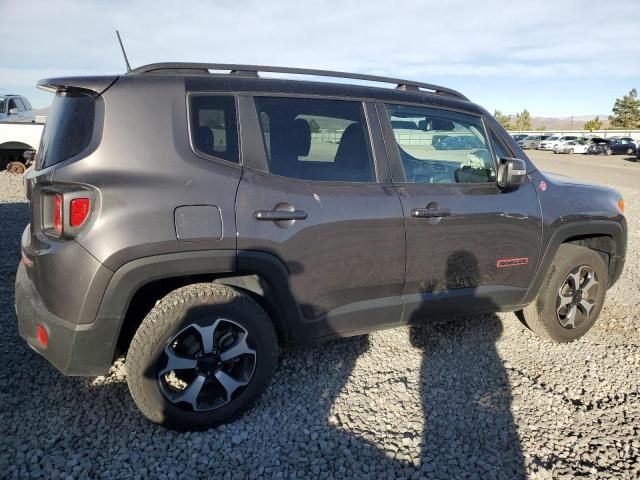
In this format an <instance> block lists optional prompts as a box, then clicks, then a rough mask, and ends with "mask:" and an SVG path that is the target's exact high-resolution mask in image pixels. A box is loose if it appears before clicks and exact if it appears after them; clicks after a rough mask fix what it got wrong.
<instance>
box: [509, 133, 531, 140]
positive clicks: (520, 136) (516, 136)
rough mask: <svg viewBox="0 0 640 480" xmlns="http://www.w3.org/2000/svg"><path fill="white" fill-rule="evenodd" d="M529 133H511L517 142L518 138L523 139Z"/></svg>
mask: <svg viewBox="0 0 640 480" xmlns="http://www.w3.org/2000/svg"><path fill="white" fill-rule="evenodd" d="M528 136H529V135H528V134H526V133H516V134H515V135H512V137H513V139H514V140H515V141H516V142H519V141H520V140H523V139H525V138H527V137H528Z"/></svg>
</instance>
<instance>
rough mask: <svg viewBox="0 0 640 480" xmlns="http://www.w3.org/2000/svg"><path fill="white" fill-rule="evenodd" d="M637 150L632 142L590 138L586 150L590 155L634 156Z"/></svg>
mask: <svg viewBox="0 0 640 480" xmlns="http://www.w3.org/2000/svg"><path fill="white" fill-rule="evenodd" d="M636 152H637V148H636V145H635V143H633V141H629V140H627V139H619V138H592V139H591V144H590V145H589V148H588V149H587V153H588V154H590V155H629V156H631V155H635V154H636Z"/></svg>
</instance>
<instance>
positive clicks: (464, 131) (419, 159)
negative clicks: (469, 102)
mask: <svg viewBox="0 0 640 480" xmlns="http://www.w3.org/2000/svg"><path fill="white" fill-rule="evenodd" d="M386 110H387V115H388V117H389V120H390V122H391V127H392V128H393V133H394V136H395V139H396V143H397V146H398V152H399V154H400V159H401V160H402V166H403V168H404V173H405V177H406V180H407V181H408V182H414V183H486V182H495V180H496V174H495V164H494V160H493V159H492V158H491V153H490V150H489V146H488V142H487V137H486V133H485V129H484V125H483V123H482V120H481V119H480V118H479V117H475V116H473V115H465V114H462V113H456V112H449V111H445V110H436V109H431V108H422V107H413V106H406V105H386ZM399 121H411V122H413V123H415V124H416V125H418V130H407V129H397V128H395V127H394V126H393V125H394V123H395V122H399Z"/></svg>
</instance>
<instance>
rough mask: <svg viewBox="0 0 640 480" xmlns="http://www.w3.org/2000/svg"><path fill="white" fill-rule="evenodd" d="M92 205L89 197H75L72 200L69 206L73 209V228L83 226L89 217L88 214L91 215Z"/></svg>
mask: <svg viewBox="0 0 640 480" xmlns="http://www.w3.org/2000/svg"><path fill="white" fill-rule="evenodd" d="M90 207H91V202H90V201H89V199H88V198H74V199H73V200H71V204H70V206H69V210H70V211H71V213H70V218H69V224H70V225H71V226H72V227H73V228H77V227H79V226H81V225H82V224H83V223H84V221H85V220H86V219H87V216H89V208H90Z"/></svg>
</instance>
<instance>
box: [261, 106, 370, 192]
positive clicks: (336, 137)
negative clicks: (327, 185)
mask: <svg viewBox="0 0 640 480" xmlns="http://www.w3.org/2000/svg"><path fill="white" fill-rule="evenodd" d="M255 102H256V108H257V111H258V118H259V120H260V128H261V130H262V135H263V140H264V144H265V151H266V155H267V163H268V169H269V172H271V173H274V174H276V175H282V176H285V177H291V178H298V179H302V180H319V181H345V182H372V181H375V170H374V166H373V160H372V157H371V153H370V148H369V141H368V136H367V133H366V132H367V131H366V127H365V120H364V114H363V111H362V104H361V103H359V102H349V101H339V100H315V99H302V98H274V97H256V99H255Z"/></svg>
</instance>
